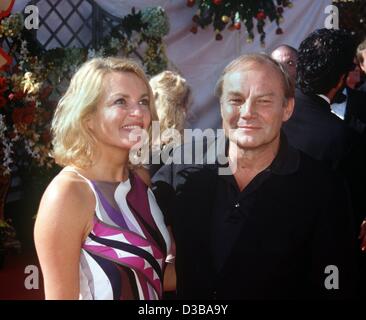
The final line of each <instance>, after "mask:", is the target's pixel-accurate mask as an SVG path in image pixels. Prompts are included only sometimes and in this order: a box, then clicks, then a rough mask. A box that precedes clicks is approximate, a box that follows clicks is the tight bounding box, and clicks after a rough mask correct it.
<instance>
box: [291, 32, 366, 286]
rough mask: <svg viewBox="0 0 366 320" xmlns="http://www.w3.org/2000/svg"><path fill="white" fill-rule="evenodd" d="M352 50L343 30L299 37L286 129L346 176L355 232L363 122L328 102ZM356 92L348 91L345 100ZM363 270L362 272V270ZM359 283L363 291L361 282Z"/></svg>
mask: <svg viewBox="0 0 366 320" xmlns="http://www.w3.org/2000/svg"><path fill="white" fill-rule="evenodd" d="M355 52H356V43H355V41H354V39H353V38H352V37H351V35H350V34H348V33H347V32H345V31H342V30H331V29H319V30H316V31H315V32H313V33H312V34H310V35H309V36H308V37H307V38H306V39H304V40H303V41H302V42H301V44H300V47H299V56H298V62H297V90H296V93H295V109H294V113H293V115H292V117H291V119H290V120H289V121H288V122H287V123H286V124H285V125H284V131H285V133H286V135H287V137H288V140H289V143H290V144H291V145H292V146H294V147H296V148H298V149H299V150H301V151H303V152H305V153H306V154H308V155H310V156H311V157H313V158H315V159H317V160H321V161H322V162H323V163H325V164H326V165H327V166H328V167H329V168H332V169H334V170H335V171H337V172H338V173H339V174H341V175H342V176H343V177H344V178H345V179H346V182H347V186H348V188H349V190H350V196H351V200H352V207H353V209H354V222H355V223H354V227H355V231H356V232H357V231H358V230H359V228H360V226H361V223H362V221H363V219H364V217H365V214H366V202H365V194H366V183H365V182H366V155H365V140H364V139H363V136H362V135H361V134H360V132H362V131H363V130H364V127H363V124H362V123H361V122H360V118H359V117H361V115H357V117H355V113H354V111H355V110H350V109H349V110H348V113H347V112H346V113H345V114H343V115H344V118H345V120H346V121H347V122H349V123H347V122H345V121H343V120H342V119H340V117H339V116H337V115H336V114H334V113H332V112H331V103H332V102H334V100H335V98H336V97H337V95H338V94H339V92H342V90H343V89H344V88H345V84H346V77H347V75H348V73H349V71H351V70H352V69H353V67H354V63H353V59H354V56H355ZM354 97H355V95H354V94H353V93H352V94H351V95H350V96H349V99H350V100H351V99H352V100H353V99H355V98H354ZM353 101H354V100H353ZM353 106H354V105H353ZM352 112H353V114H352ZM352 121H353V122H354V123H351V122H352ZM352 127H353V128H352ZM355 129H357V130H355ZM357 131H359V132H357ZM360 260H364V257H362V256H360ZM361 268H362V267H361ZM362 274H363V276H366V274H365V270H362ZM365 279H366V278H365ZM363 287H364V288H363V289H362V291H364V292H365V290H366V287H365V284H363Z"/></svg>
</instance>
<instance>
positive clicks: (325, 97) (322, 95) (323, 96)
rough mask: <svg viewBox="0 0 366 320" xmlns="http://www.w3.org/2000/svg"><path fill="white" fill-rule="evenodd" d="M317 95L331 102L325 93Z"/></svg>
mask: <svg viewBox="0 0 366 320" xmlns="http://www.w3.org/2000/svg"><path fill="white" fill-rule="evenodd" d="M317 96H318V97H320V98H323V99H324V100H325V101H326V102H328V103H329V104H330V99H329V98H328V97H327V96H325V95H324V94H320V93H319V94H317Z"/></svg>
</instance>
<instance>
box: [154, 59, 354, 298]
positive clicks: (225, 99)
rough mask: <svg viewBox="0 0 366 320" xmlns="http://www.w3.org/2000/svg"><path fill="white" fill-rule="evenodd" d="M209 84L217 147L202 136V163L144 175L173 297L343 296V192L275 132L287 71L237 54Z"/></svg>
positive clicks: (285, 98) (347, 273) (347, 268)
mask: <svg viewBox="0 0 366 320" xmlns="http://www.w3.org/2000/svg"><path fill="white" fill-rule="evenodd" d="M216 93H217V96H218V97H219V99H220V105H221V115H222V122H223V129H224V131H225V135H226V137H227V140H226V147H225V150H224V151H223V153H224V154H221V153H218V154H216V161H214V162H210V161H208V159H212V153H211V152H213V151H215V150H217V146H216V145H215V143H211V144H210V145H209V146H208V147H207V154H206V158H205V161H203V162H202V163H193V164H189V163H183V164H174V163H173V164H171V165H166V166H163V167H162V168H161V169H160V170H159V171H158V172H157V173H156V174H155V175H154V177H153V178H152V181H153V191H154V193H155V196H156V198H157V201H158V203H159V205H160V207H161V208H163V210H165V211H166V212H169V213H170V217H171V223H172V227H173V233H174V236H175V241H176V272H177V295H178V298H183V299H281V298H290V299H296V298H330V299H332V298H346V297H347V298H349V297H352V296H353V294H354V286H355V283H354V279H355V278H354V277H355V264H354V260H355V255H354V253H355V252H354V250H353V249H354V247H355V246H354V243H355V237H354V233H353V228H352V221H351V213H350V203H349V200H348V198H347V191H346V189H345V186H344V184H343V181H342V179H340V178H339V177H338V176H336V175H335V174H334V173H332V172H331V171H330V170H328V169H326V168H324V167H323V166H322V165H321V164H319V163H318V162H317V161H315V160H313V159H311V158H310V157H308V156H306V155H305V154H304V153H302V152H300V151H298V150H296V149H294V148H292V147H291V146H290V145H289V144H288V143H287V139H286V136H285V134H283V133H281V127H282V123H283V122H284V121H287V120H288V119H289V118H290V116H291V114H292V111H293V107H294V86H293V82H292V81H291V80H290V77H289V75H288V73H287V72H286V71H285V69H284V67H283V66H282V65H281V64H280V63H278V62H276V61H275V60H273V59H272V58H270V57H269V56H267V55H264V54H251V55H243V56H241V57H239V58H237V59H235V60H234V61H233V62H231V63H230V64H229V65H228V66H227V67H226V68H225V70H224V72H223V74H222V76H221V77H220V79H219V81H218V84H217V89H216ZM200 142H201V141H199V143H200ZM189 149H190V144H189V143H188V144H185V145H183V146H182V147H181V149H178V150H175V153H181V152H182V153H183V154H184V153H185V152H186V151H185V150H189ZM225 157H227V159H228V161H227V163H224V164H223V161H222V159H223V158H225ZM182 158H184V157H182ZM221 169H224V170H223V171H220V170H221ZM333 276H334V278H333ZM338 280H339V281H338Z"/></svg>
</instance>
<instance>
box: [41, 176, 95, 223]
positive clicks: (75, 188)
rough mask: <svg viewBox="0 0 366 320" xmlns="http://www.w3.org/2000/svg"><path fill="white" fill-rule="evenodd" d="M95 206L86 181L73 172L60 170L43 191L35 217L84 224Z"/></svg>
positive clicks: (91, 192)
mask: <svg viewBox="0 0 366 320" xmlns="http://www.w3.org/2000/svg"><path fill="white" fill-rule="evenodd" d="M94 208H95V197H94V194H93V191H92V190H91V188H90V186H89V185H88V183H87V182H86V181H85V179H83V178H82V177H80V176H78V175H77V174H76V173H74V172H67V171H61V172H60V173H59V174H58V175H57V176H56V177H55V178H54V179H53V180H52V181H51V183H50V184H49V185H48V187H47V189H46V191H45V192H44V194H43V196H42V199H41V203H40V207H39V211H38V215H37V219H43V218H45V219H46V220H50V219H55V220H59V219H61V218H62V220H63V221H64V222H65V223H66V222H67V220H68V219H70V220H72V221H73V222H78V221H79V222H80V223H82V224H84V222H87V221H89V220H90V218H91V215H92V213H93V212H94Z"/></svg>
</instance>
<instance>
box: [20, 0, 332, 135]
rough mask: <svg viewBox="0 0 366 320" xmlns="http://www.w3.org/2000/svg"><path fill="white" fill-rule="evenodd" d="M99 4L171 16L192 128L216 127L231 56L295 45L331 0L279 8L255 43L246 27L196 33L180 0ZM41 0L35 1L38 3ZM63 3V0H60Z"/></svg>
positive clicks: (171, 41) (173, 55) (118, 11)
mask: <svg viewBox="0 0 366 320" xmlns="http://www.w3.org/2000/svg"><path fill="white" fill-rule="evenodd" d="M95 1H96V2H97V3H98V4H99V5H100V7H102V8H103V9H104V10H106V11H107V12H109V13H110V14H112V15H115V16H120V17H123V16H125V15H127V14H128V13H130V12H131V9H132V7H135V8H136V9H142V8H145V7H152V6H161V7H163V8H164V9H165V10H166V12H167V14H168V16H169V19H170V25H171V28H170V33H169V35H168V36H167V37H166V39H165V42H166V45H167V55H168V58H169V60H170V61H171V63H172V64H173V65H174V66H175V67H177V68H178V69H179V70H180V71H181V73H182V74H183V76H184V77H186V78H187V80H188V82H189V84H190V85H191V87H192V92H193V99H194V103H193V106H192V109H191V112H190V113H191V117H190V121H189V124H188V126H189V127H193V128H203V129H204V128H218V127H220V122H221V121H220V112H219V105H218V101H217V99H216V98H215V97H214V95H213V91H214V87H215V83H216V80H217V79H218V77H219V75H220V73H221V71H222V70H223V68H224V67H225V65H227V64H228V63H229V62H230V61H231V60H233V59H234V58H236V57H237V56H238V55H240V54H242V53H248V52H260V51H266V52H271V51H272V50H273V49H274V48H275V47H276V46H278V45H280V44H282V43H286V44H288V45H291V46H293V47H295V48H297V47H298V46H299V44H300V42H301V41H302V40H303V39H304V38H305V37H306V36H307V35H308V34H309V33H310V32H312V31H314V30H315V29H318V28H323V27H324V22H325V20H326V17H327V15H328V14H326V13H325V8H326V7H327V6H328V5H329V4H331V0H293V4H294V6H293V8H291V9H289V8H286V9H285V11H284V14H283V16H284V22H283V23H282V24H281V28H282V29H283V30H284V33H283V34H282V35H277V34H276V28H277V26H276V24H275V23H270V22H269V21H268V20H267V21H266V27H265V31H266V47H265V48H262V47H261V46H260V41H259V36H257V35H256V37H255V39H254V41H253V43H250V44H248V43H247V42H246V40H245V39H246V32H245V30H240V31H228V30H225V31H224V32H223V33H222V35H223V40H221V41H216V40H215V37H214V32H213V29H212V26H210V27H209V28H207V29H206V30H202V29H199V31H198V33H197V34H192V33H191V32H190V31H189V30H190V28H191V27H192V25H193V23H192V16H193V14H194V10H193V9H192V8H189V7H187V6H186V1H185V0H150V1H143V0H129V1H125V0H108V1H105V0H95ZM27 2H28V1H26V0H17V1H16V2H15V6H14V11H22V10H23V9H24V6H25V5H26V4H27ZM41 4H42V2H40V4H39V5H41ZM60 5H62V2H61V4H60Z"/></svg>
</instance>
